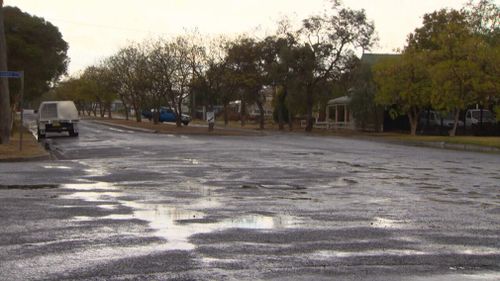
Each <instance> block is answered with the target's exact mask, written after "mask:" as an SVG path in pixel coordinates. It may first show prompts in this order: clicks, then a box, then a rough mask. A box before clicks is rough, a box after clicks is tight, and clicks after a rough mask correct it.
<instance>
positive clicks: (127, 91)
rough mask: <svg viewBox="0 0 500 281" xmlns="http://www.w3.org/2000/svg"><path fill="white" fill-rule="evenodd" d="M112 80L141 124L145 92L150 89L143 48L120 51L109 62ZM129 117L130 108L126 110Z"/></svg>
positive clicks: (130, 47)
mask: <svg viewBox="0 0 500 281" xmlns="http://www.w3.org/2000/svg"><path fill="white" fill-rule="evenodd" d="M107 63H108V64H109V67H110V71H111V72H112V73H113V77H112V79H113V80H114V83H117V84H118V85H119V86H118V90H119V91H118V94H119V96H120V98H121V99H122V101H123V103H124V105H130V106H131V107H132V108H133V109H134V112H135V119H136V121H137V122H141V120H142V116H141V109H142V104H143V102H144V95H145V91H147V90H148V89H149V85H148V83H150V81H149V80H148V77H147V74H148V72H147V55H146V52H145V50H144V49H143V48H142V46H139V45H135V46H129V47H126V48H123V49H121V50H120V51H118V53H117V54H115V55H113V56H112V57H110V58H109V59H108V60H107ZM126 111H127V116H128V106H127V108H126Z"/></svg>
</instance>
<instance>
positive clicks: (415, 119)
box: [408, 110, 418, 136]
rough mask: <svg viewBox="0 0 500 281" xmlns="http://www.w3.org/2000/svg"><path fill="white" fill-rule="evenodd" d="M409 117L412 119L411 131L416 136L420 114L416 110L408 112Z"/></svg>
mask: <svg viewBox="0 0 500 281" xmlns="http://www.w3.org/2000/svg"><path fill="white" fill-rule="evenodd" d="M408 119H409V120H410V128H411V132H410V133H411V135H412V136H416V135H417V126H418V114H415V110H412V111H410V112H408Z"/></svg>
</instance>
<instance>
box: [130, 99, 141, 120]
mask: <svg viewBox="0 0 500 281" xmlns="http://www.w3.org/2000/svg"><path fill="white" fill-rule="evenodd" d="M132 106H133V108H134V112H135V121H137V122H141V121H142V116H141V112H140V111H139V107H138V106H137V104H135V103H134V104H133V105H132Z"/></svg>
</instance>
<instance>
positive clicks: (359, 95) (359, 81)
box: [349, 61, 383, 131]
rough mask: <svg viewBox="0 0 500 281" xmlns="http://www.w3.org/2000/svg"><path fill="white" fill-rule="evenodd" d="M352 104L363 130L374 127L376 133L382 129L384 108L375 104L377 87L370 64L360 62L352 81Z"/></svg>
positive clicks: (355, 117) (355, 116)
mask: <svg viewBox="0 0 500 281" xmlns="http://www.w3.org/2000/svg"><path fill="white" fill-rule="evenodd" d="M352 85H353V87H352V92H351V102H350V104H349V106H350V108H351V110H352V112H353V116H354V119H355V120H356V123H357V125H358V126H360V127H361V128H362V129H363V130H364V129H366V128H367V127H368V126H369V125H373V127H374V129H375V131H380V130H381V127H382V121H383V120H382V118H381V116H382V114H383V108H381V106H380V105H377V103H376V102H375V96H376V93H377V85H376V84H375V81H374V80H373V72H372V67H371V65H370V64H368V63H364V62H362V61H360V62H359V65H358V67H357V68H356V70H355V73H354V78H353V81H352Z"/></svg>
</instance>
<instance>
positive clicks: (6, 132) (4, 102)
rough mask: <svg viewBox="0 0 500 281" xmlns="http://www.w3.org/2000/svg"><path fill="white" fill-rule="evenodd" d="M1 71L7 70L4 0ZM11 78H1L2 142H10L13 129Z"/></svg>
mask: <svg viewBox="0 0 500 281" xmlns="http://www.w3.org/2000/svg"><path fill="white" fill-rule="evenodd" d="M0 71H7V43H6V41H5V27H4V23H3V0H0ZM11 118H12V114H11V112H10V94H9V80H8V78H7V77H1V78H0V144H8V143H9V141H10V130H11V127H10V125H11Z"/></svg>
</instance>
